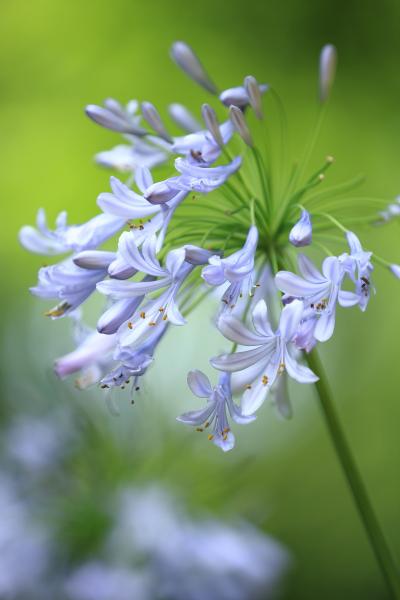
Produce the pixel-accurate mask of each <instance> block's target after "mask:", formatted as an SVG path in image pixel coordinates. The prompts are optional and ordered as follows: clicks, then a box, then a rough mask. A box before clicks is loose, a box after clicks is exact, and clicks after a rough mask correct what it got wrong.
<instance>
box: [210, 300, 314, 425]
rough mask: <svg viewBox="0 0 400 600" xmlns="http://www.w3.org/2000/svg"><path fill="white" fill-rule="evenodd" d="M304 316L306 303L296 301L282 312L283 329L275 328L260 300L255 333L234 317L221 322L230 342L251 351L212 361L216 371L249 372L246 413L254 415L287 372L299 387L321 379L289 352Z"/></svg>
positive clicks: (245, 402)
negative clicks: (282, 375)
mask: <svg viewBox="0 0 400 600" xmlns="http://www.w3.org/2000/svg"><path fill="white" fill-rule="evenodd" d="M302 316H303V303H302V302H300V301H298V300H293V302H291V303H290V304H287V305H286V306H285V307H284V308H283V309H282V312H281V316H280V320H279V326H278V328H277V330H276V331H275V332H274V331H273V330H272V328H271V325H270V322H269V318H268V309H267V305H266V303H265V302H264V301H263V300H260V302H258V304H257V305H256V307H255V309H254V311H253V313H252V318H253V326H254V331H250V330H249V329H248V328H247V327H246V326H245V325H244V324H243V323H242V322H241V321H239V320H238V319H236V318H235V317H233V316H232V315H228V314H224V315H222V316H221V317H220V319H219V321H218V329H219V330H220V331H221V333H222V334H223V335H224V336H225V337H226V338H227V339H229V340H231V341H232V342H234V343H235V344H238V345H240V346H250V347H252V349H251V350H244V351H240V352H233V353H232V354H221V355H220V356H217V357H215V358H212V359H211V364H212V366H213V367H215V368H216V369H219V370H221V371H225V372H236V371H244V370H246V369H248V370H249V371H248V374H249V378H250V380H249V383H248V384H247V385H246V389H245V391H244V394H243V397H242V404H241V406H242V412H243V414H244V415H251V414H253V413H254V412H255V411H256V410H257V409H258V408H259V407H260V406H261V404H262V403H263V402H264V400H265V398H266V397H267V394H268V392H269V390H270V389H271V387H272V386H273V384H274V383H275V381H276V379H277V377H278V376H279V375H281V374H283V373H284V372H285V371H286V372H287V374H288V375H289V376H290V377H292V378H293V379H295V380H296V381H298V382H299V383H313V382H315V381H317V379H318V377H317V376H316V375H315V374H314V373H313V372H312V371H311V370H310V369H309V368H308V367H305V366H303V365H301V364H299V363H298V362H297V360H296V359H295V358H294V357H293V356H292V355H291V353H290V351H289V348H290V347H291V346H293V344H292V340H293V338H294V336H295V335H296V332H297V329H298V326H299V324H300V321H301V318H302Z"/></svg>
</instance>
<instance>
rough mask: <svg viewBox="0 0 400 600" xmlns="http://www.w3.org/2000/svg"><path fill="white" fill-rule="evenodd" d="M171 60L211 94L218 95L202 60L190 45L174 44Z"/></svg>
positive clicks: (183, 43)
mask: <svg viewBox="0 0 400 600" xmlns="http://www.w3.org/2000/svg"><path fill="white" fill-rule="evenodd" d="M171 58H172V60H173V61H174V62H176V64H177V65H178V66H179V67H180V68H181V69H182V70H183V71H185V73H186V75H188V76H189V77H190V78H191V79H193V81H195V82H196V83H198V84H199V85H201V86H202V87H203V88H205V89H206V90H207V91H208V92H210V93H211V94H216V93H217V88H216V86H215V84H214V83H213V82H212V81H211V79H210V77H209V76H208V74H207V73H206V71H205V69H204V67H203V65H202V64H201V62H200V60H199V59H198V57H197V56H196V54H195V53H194V52H193V50H192V48H191V47H190V46H189V45H188V44H186V43H185V42H174V43H173V44H172V47H171Z"/></svg>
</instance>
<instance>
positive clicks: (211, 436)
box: [207, 433, 214, 442]
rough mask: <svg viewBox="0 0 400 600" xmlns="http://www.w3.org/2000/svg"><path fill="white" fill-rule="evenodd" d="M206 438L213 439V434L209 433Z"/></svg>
mask: <svg viewBox="0 0 400 600" xmlns="http://www.w3.org/2000/svg"><path fill="white" fill-rule="evenodd" d="M207 439H208V440H209V441H210V442H211V440H213V439H214V436H213V434H212V433H210V435H209V436H207Z"/></svg>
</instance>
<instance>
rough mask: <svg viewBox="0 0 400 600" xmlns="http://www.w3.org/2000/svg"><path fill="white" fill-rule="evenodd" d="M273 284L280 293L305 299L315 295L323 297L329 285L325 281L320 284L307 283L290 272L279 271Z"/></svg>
mask: <svg viewBox="0 0 400 600" xmlns="http://www.w3.org/2000/svg"><path fill="white" fill-rule="evenodd" d="M275 283H276V286H277V288H278V289H279V290H281V292H284V293H285V294H289V296H294V297H297V298H306V297H307V296H313V295H315V294H322V295H324V294H325V292H326V290H327V289H328V287H329V283H327V282H326V281H321V282H320V283H316V282H314V281H307V280H306V279H303V278H302V277H299V276H298V275H295V274H294V273H291V272H290V271H279V273H277V274H276V275H275Z"/></svg>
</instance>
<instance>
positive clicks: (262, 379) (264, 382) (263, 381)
mask: <svg viewBox="0 0 400 600" xmlns="http://www.w3.org/2000/svg"><path fill="white" fill-rule="evenodd" d="M268 381H269V379H268V377H267V376H266V375H263V376H262V378H261V383H262V384H263V385H267V384H268Z"/></svg>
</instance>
